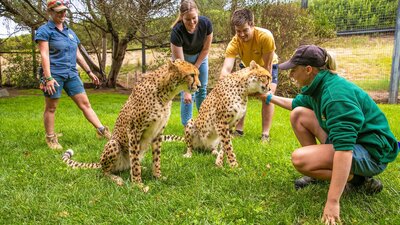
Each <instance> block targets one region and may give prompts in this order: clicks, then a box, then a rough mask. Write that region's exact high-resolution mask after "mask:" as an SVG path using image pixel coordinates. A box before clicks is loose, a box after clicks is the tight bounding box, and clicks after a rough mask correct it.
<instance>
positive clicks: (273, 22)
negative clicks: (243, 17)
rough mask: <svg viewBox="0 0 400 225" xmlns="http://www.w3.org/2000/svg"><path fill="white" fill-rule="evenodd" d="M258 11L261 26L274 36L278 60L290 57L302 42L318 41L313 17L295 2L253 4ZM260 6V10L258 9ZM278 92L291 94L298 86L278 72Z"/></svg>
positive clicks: (285, 94)
mask: <svg viewBox="0 0 400 225" xmlns="http://www.w3.org/2000/svg"><path fill="white" fill-rule="evenodd" d="M255 7H257V8H259V9H258V10H255V11H256V12H259V14H258V15H256V17H257V18H260V21H261V22H260V25H261V27H264V28H267V29H268V30H270V31H271V32H272V33H273V35H274V38H275V44H276V52H277V54H278V55H279V57H280V61H285V60H287V59H289V58H290V57H291V55H292V54H293V51H294V50H295V49H296V48H297V47H299V46H300V45H302V44H315V43H318V40H319V39H318V37H316V36H315V25H314V18H313V17H312V15H310V14H309V13H308V11H307V10H305V9H301V8H300V6H299V5H298V4H297V3H290V4H270V5H264V6H255ZM260 8H261V10H260ZM277 91H278V93H279V94H280V95H284V96H293V95H294V94H296V93H298V88H297V87H296V86H295V85H293V83H292V82H290V80H289V77H288V76H287V74H286V73H285V72H283V73H282V72H281V73H280V74H279V88H278V90H277Z"/></svg>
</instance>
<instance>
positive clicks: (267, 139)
mask: <svg viewBox="0 0 400 225" xmlns="http://www.w3.org/2000/svg"><path fill="white" fill-rule="evenodd" d="M270 141H271V138H270V137H269V134H262V135H261V142H265V143H268V142H270Z"/></svg>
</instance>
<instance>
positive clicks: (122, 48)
mask: <svg viewBox="0 0 400 225" xmlns="http://www.w3.org/2000/svg"><path fill="white" fill-rule="evenodd" d="M128 43H129V41H126V40H125V39H123V40H121V41H119V42H117V41H115V40H114V41H113V47H114V49H113V53H112V60H111V71H110V73H109V74H108V81H107V87H112V88H115V87H116V84H117V78H118V74H119V71H120V70H121V66H122V61H123V60H124V58H125V53H126V49H127V47H128Z"/></svg>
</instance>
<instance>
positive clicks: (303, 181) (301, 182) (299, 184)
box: [294, 176, 318, 191]
mask: <svg viewBox="0 0 400 225" xmlns="http://www.w3.org/2000/svg"><path fill="white" fill-rule="evenodd" d="M317 181H318V180H317V179H315V178H312V177H309V176H304V177H301V178H299V179H297V180H295V181H294V189H296V191H297V190H300V189H302V188H305V187H307V186H308V185H309V184H314V183H316V182H317Z"/></svg>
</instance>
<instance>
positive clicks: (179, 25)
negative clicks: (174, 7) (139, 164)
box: [171, 0, 213, 126]
mask: <svg viewBox="0 0 400 225" xmlns="http://www.w3.org/2000/svg"><path fill="white" fill-rule="evenodd" d="M212 37H213V31H212V24H211V21H210V20H209V19H208V18H207V17H205V16H199V10H198V8H197V5H196V3H195V2H194V1H193V0H184V1H182V2H181V5H180V8H179V16H178V18H177V19H176V21H175V23H174V24H173V26H172V32H171V52H172V59H173V60H175V59H183V60H185V61H188V62H190V63H192V64H193V65H195V66H196V67H197V68H199V71H200V76H199V79H200V82H201V87H200V89H199V90H198V91H197V92H196V93H194V96H192V95H191V94H190V93H186V92H182V93H181V122H182V124H183V125H184V126H186V124H187V122H188V120H189V119H191V118H192V108H193V105H192V102H193V98H194V100H195V102H196V107H197V110H199V108H200V105H201V103H202V102H203V100H204V99H205V98H206V95H207V83H208V52H209V50H210V46H211V42H212Z"/></svg>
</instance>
